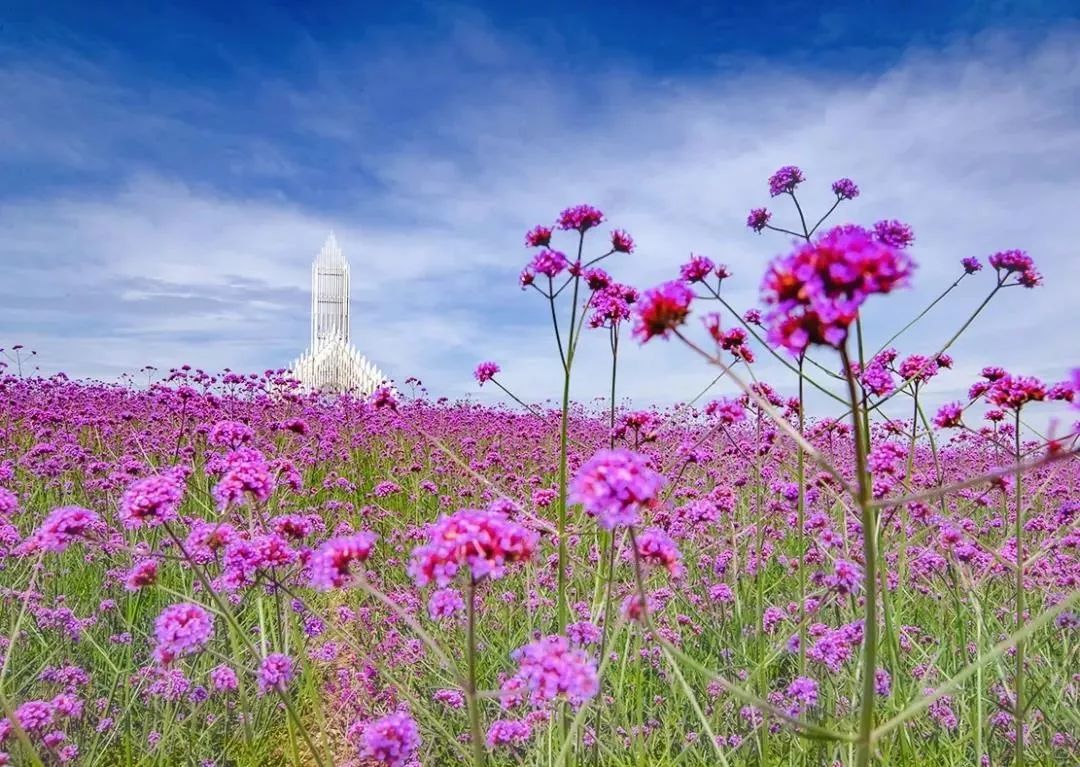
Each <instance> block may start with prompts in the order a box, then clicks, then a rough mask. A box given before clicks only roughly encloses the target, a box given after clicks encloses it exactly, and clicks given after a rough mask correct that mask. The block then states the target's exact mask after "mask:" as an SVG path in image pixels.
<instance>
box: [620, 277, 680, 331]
mask: <svg viewBox="0 0 1080 767" xmlns="http://www.w3.org/2000/svg"><path fill="white" fill-rule="evenodd" d="M693 300H694V292H693V291H692V290H690V288H688V287H687V286H686V285H685V283H683V282H680V281H677V280H676V281H672V282H665V283H664V284H663V285H660V286H658V287H655V288H652V289H650V290H646V291H645V293H644V294H642V296H641V299H640V300H639V301H638V304H637V312H636V319H637V321H636V322H635V323H634V330H633V333H634V337H635V338H637V339H638V340H639V341H641V342H642V343H645V342H646V341H648V340H649V339H651V338H654V337H655V336H660V337H661V338H667V337H668V335H669V334H670V332H671V331H672V330H673V329H675V328H677V327H678V326H679V325H682V324H683V323H684V322H686V316H687V315H688V314H689V313H690V302H691V301H693Z"/></svg>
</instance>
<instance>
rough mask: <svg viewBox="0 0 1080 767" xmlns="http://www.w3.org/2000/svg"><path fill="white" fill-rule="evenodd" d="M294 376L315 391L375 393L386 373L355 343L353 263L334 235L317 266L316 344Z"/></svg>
mask: <svg viewBox="0 0 1080 767" xmlns="http://www.w3.org/2000/svg"><path fill="white" fill-rule="evenodd" d="M292 372H293V373H294V374H295V375H296V377H297V378H299V379H300V382H301V383H302V384H303V385H304V386H305V387H307V388H308V389H312V390H320V391H326V392H349V393H352V394H362V395H366V394H370V393H371V392H373V391H374V390H375V389H376V388H378V386H379V385H380V384H382V383H383V382H384V380H385V376H383V374H382V372H381V371H380V370H379V369H378V368H377V367H375V366H374V365H373V364H371V363H370V362H369V361H368V360H367V359H366V358H365V357H364V355H362V354H360V352H358V351H357V350H356V347H354V346H352V345H351V344H350V343H349V263H348V262H347V261H346V260H345V256H344V254H343V253H342V252H341V246H339V245H338V241H337V238H336V237H334V234H333V232H331V233H330V236H329V237H327V238H326V243H325V244H324V245H323V248H322V250H321V251H319V254H318V255H317V256H315V261H314V262H313V263H312V265H311V344H310V346H309V347H308V350H307V351H306V352H305V353H304V354H303V356H301V357H300V358H299V359H297V360H296V361H295V362H294V363H293V364H292Z"/></svg>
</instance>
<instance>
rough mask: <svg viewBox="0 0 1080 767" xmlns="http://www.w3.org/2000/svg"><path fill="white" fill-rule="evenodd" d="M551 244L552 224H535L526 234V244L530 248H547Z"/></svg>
mask: <svg viewBox="0 0 1080 767" xmlns="http://www.w3.org/2000/svg"><path fill="white" fill-rule="evenodd" d="M550 244H551V227H550V226H534V227H533V228H532V229H530V230H529V231H528V232H527V233H526V235H525V245H526V246H528V247H530V248H546V247H547V246H548V245H550Z"/></svg>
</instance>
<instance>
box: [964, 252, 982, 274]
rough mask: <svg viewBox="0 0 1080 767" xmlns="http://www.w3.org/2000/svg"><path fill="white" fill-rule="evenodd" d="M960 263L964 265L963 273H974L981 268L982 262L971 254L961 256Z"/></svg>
mask: <svg viewBox="0 0 1080 767" xmlns="http://www.w3.org/2000/svg"><path fill="white" fill-rule="evenodd" d="M960 265H961V266H963V267H964V273H965V274H975V272H977V271H979V270H980V269H982V263H980V261H979V259H977V258H974V257H972V256H968V257H967V258H961V259H960Z"/></svg>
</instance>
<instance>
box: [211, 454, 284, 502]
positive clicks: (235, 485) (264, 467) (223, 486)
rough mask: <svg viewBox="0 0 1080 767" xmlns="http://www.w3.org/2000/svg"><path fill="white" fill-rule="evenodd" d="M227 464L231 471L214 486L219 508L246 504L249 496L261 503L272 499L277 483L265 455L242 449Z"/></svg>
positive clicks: (232, 455) (230, 457) (229, 458)
mask: <svg viewBox="0 0 1080 767" xmlns="http://www.w3.org/2000/svg"><path fill="white" fill-rule="evenodd" d="M226 461H227V463H228V468H227V469H226V470H225V473H224V474H223V475H222V477H221V479H220V480H219V481H218V483H217V485H215V486H214V493H213V495H214V500H216V501H217V504H218V508H219V509H227V508H228V507H229V506H232V505H236V504H242V503H244V502H245V500H246V499H247V498H248V497H250V498H251V499H252V500H254V501H255V502H257V503H266V501H268V500H269V499H270V495H271V494H272V493H273V492H274V486H275V484H276V483H275V480H274V477H273V475H272V474H271V471H270V466H269V465H268V464H267V462H266V459H265V458H263V455H262V453H260V452H259V451H258V450H251V449H249V448H242V449H240V450H234V451H233V452H231V453H229V455H228V456H227V457H226Z"/></svg>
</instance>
